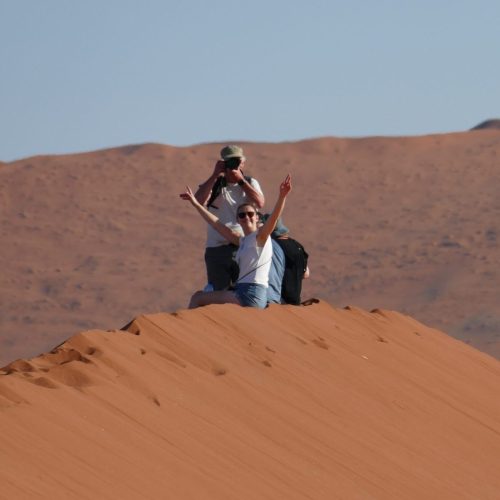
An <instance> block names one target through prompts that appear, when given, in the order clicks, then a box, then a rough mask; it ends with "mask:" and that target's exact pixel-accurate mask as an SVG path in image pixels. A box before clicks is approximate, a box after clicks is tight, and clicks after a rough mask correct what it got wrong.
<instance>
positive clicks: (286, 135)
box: [0, 0, 500, 161]
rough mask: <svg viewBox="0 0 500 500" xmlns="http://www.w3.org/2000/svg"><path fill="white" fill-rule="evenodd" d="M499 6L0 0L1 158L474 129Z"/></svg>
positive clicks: (494, 63)
mask: <svg viewBox="0 0 500 500" xmlns="http://www.w3.org/2000/svg"><path fill="white" fill-rule="evenodd" d="M499 26H500V2H499V1H498V0H474V1H465V0H455V1H452V0H441V1H440V0H412V1H405V0H380V1H377V0H371V1H369V0H364V1H362V0H346V1H340V0H307V1H305V0H303V1H298V0H275V1H273V0H265V1H264V0H252V1H249V0H245V1H229V0H210V1H209V0H206V1H202V0H193V1H189V0H185V1H180V0H178V1H176V0H163V1H161V0H140V1H139V0H137V1H132V0H85V1H82V2H76V1H72V0H11V1H9V0H0V64H1V66H0V160H3V161H9V160H13V159H18V158H22V157H26V156H31V155H35V154H47V153H49V154H52V153H72V152H80V151H89V150H94V149H100V148H106V147H112V146H119V145H125V144H133V143H142V142H160V143H165V144H171V145H176V146H185V145H191V144H197V143H202V142H213V141H230V140H248V141H266V142H280V141H294V140H298V139H304V138H310V137H318V136H339V137H359V136H367V135H419V134H427V133H436V132H437V133H440V132H449V131H458V130H466V129H468V128H470V127H472V126H474V125H476V124H477V123H479V122H480V121H482V120H485V119H487V118H493V117H499V116H500V64H499V61H500V57H499V56H500V35H499V28H498V27H499Z"/></svg>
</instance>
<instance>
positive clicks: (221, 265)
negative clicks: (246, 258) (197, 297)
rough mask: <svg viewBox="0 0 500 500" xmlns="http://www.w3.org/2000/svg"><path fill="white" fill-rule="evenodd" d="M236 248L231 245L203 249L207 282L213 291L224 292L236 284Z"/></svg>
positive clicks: (237, 269) (237, 271)
mask: <svg viewBox="0 0 500 500" xmlns="http://www.w3.org/2000/svg"><path fill="white" fill-rule="evenodd" d="M237 250H238V247H237V246H236V245H233V244H229V245H222V246H220V247H207V248H206V249H205V265H206V267H207V280H208V283H211V284H212V286H213V287H214V290H226V289H227V288H228V287H229V286H231V285H233V284H234V283H236V280H237V279H238V274H239V268H238V264H237V263H236V261H235V260H234V257H235V255H236V251H237Z"/></svg>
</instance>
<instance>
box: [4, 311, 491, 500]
mask: <svg viewBox="0 0 500 500" xmlns="http://www.w3.org/2000/svg"><path fill="white" fill-rule="evenodd" d="M0 373H1V375H0V457H1V458H0V484H1V494H0V497H1V498H15V499H31V498H43V499H54V498H64V499H76V498H78V499H100V500H101V499H113V500H114V499H117V498H120V499H137V498H175V499H187V498H197V499H198V498H204V499H212V498H213V499H223V498H227V499H236V498H237V499H259V500H262V499H272V500H276V499H306V498H309V499H315V500H319V499H328V500H331V499H370V498H373V499H377V500H382V499H395V500H401V499H405V500H411V499H418V500H421V499H430V498H432V499H440V500H445V499H452V500H459V499H494V498H495V499H496V498H499V492H500V474H498V470H499V469H498V464H499V463H500V398H499V397H498V394H499V389H500V364H499V362H498V361H496V360H495V359H493V358H491V357H489V356H487V355H486V354H483V353H480V352H479V351H476V350H474V349H472V348H470V347H468V346H467V345H465V344H463V343H461V342H458V341H456V340H454V339H452V338H451V337H448V336H446V335H444V334H442V333H440V332H438V331H436V330H433V329H431V328H428V327H426V326H424V325H422V324H420V323H418V322H417V321H415V320H413V319H411V318H409V317H407V316H403V315H401V314H399V313H396V312H389V311H380V310H377V311H374V312H372V313H368V312H365V311H363V310H361V309H356V308H352V309H349V310H343V309H334V308H332V307H331V306H329V305H328V304H327V303H325V302H320V303H319V304H315V305H313V306H310V307H291V306H274V307H271V308H270V309H268V310H264V311H259V310H251V309H242V308H239V307H237V306H231V305H225V306H210V307H206V308H201V309H198V310H192V311H180V312H178V313H174V314H155V315H146V316H140V317H138V318H137V319H136V320H135V321H134V322H133V323H132V324H131V325H129V326H128V331H108V332H105V331H97V330H94V331H88V332H84V333H81V334H78V335H76V336H74V337H72V338H71V339H70V340H69V341H68V342H66V343H65V344H63V345H62V346H60V347H59V348H57V349H55V350H54V351H53V352H52V353H48V354H44V355H42V356H40V357H37V358H34V359H30V360H20V361H17V362H14V363H12V364H11V365H9V366H8V367H5V368H4V369H3V371H0Z"/></svg>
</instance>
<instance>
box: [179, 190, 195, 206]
mask: <svg viewBox="0 0 500 500" xmlns="http://www.w3.org/2000/svg"><path fill="white" fill-rule="evenodd" d="M179 196H180V197H181V198H182V199H183V200H186V201H190V202H191V204H192V205H196V198H195V197H194V194H193V191H192V190H191V188H190V187H189V186H186V191H184V193H181V194H180V195H179Z"/></svg>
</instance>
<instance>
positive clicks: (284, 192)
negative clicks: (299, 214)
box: [257, 174, 292, 247]
mask: <svg viewBox="0 0 500 500" xmlns="http://www.w3.org/2000/svg"><path fill="white" fill-rule="evenodd" d="M291 190H292V178H291V177H290V174H288V175H287V176H286V177H285V180H284V181H283V182H282V183H281V185H280V194H279V196H278V200H277V201H276V205H275V206H274V209H273V211H272V212H271V214H270V215H269V217H268V218H267V220H266V222H264V225H263V226H262V227H261V228H260V229H259V232H258V234H257V244H258V245H259V246H260V247H262V246H264V244H265V243H266V240H267V238H269V236H270V235H271V233H272V232H273V231H274V228H275V227H276V222H277V221H278V219H279V217H280V216H281V213H282V212H283V209H284V208H285V200H286V197H287V196H288V194H289V193H290V191H291Z"/></svg>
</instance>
